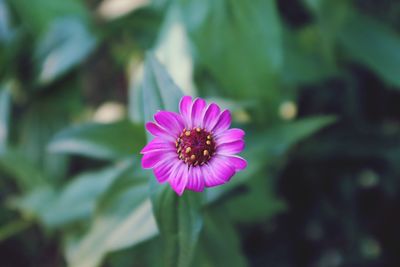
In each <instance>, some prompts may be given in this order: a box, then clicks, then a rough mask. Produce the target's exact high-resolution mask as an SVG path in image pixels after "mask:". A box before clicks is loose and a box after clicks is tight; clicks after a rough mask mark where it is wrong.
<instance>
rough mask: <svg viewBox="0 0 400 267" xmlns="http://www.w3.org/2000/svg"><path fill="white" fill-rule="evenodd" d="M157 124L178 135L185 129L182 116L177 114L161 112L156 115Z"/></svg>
mask: <svg viewBox="0 0 400 267" xmlns="http://www.w3.org/2000/svg"><path fill="white" fill-rule="evenodd" d="M154 119H155V120H156V122H157V123H158V124H159V125H160V126H161V127H163V128H164V129H166V130H167V131H169V132H171V133H173V134H175V135H178V134H179V133H180V132H182V130H183V128H185V125H184V122H183V120H182V116H179V114H177V113H175V112H170V111H159V112H157V113H156V115H154Z"/></svg>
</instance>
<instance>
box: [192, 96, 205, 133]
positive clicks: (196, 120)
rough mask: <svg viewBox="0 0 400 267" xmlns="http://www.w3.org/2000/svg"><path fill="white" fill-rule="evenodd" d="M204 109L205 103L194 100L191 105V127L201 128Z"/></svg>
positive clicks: (202, 100)
mask: <svg viewBox="0 0 400 267" xmlns="http://www.w3.org/2000/svg"><path fill="white" fill-rule="evenodd" d="M205 107H206V101H204V99H202V98H196V100H194V102H193V105H192V111H191V113H192V125H191V127H201V124H202V121H203V114H204V109H205Z"/></svg>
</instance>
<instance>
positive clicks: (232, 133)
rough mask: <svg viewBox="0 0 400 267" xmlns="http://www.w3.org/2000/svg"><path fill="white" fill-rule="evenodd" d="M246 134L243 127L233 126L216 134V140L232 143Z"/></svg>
mask: <svg viewBox="0 0 400 267" xmlns="http://www.w3.org/2000/svg"><path fill="white" fill-rule="evenodd" d="M244 135H245V133H244V131H243V130H242V129H237V128H233V129H229V130H226V131H223V132H221V133H219V134H218V135H216V136H215V140H216V141H217V143H218V144H223V143H230V142H234V141H238V140H241V139H242V138H243V137H244Z"/></svg>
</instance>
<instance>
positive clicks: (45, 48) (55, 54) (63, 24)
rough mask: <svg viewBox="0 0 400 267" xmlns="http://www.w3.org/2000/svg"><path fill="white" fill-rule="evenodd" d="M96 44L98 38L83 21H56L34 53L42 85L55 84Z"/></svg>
mask: <svg viewBox="0 0 400 267" xmlns="http://www.w3.org/2000/svg"><path fill="white" fill-rule="evenodd" d="M95 45H96V38H95V37H94V36H93V35H92V34H91V33H90V32H89V31H88V29H87V27H85V25H84V24H83V23H82V22H81V21H80V20H78V19H76V18H71V17H68V18H61V19H57V20H55V21H54V22H53V23H52V24H51V27H50V29H49V30H48V31H47V32H46V34H45V35H44V37H43V38H42V39H41V40H40V41H39V43H38V45H37V48H36V51H35V60H36V63H37V71H38V75H39V77H38V80H39V82H40V83H41V84H47V83H50V82H52V81H54V80H55V79H57V78H58V77H59V76H61V75H63V74H64V73H66V72H67V71H68V70H69V69H71V68H72V67H74V66H75V65H77V64H79V63H81V62H82V61H83V60H84V59H85V58H86V57H87V56H88V55H89V54H90V53H91V52H92V51H93V49H94V48H95Z"/></svg>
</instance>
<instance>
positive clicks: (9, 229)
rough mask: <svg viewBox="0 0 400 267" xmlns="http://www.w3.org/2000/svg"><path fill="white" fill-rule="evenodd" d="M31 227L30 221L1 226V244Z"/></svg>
mask: <svg viewBox="0 0 400 267" xmlns="http://www.w3.org/2000/svg"><path fill="white" fill-rule="evenodd" d="M30 225H31V223H30V222H28V221H22V220H18V221H13V222H11V223H8V224H6V225H2V226H0V243H1V242H2V241H4V240H6V239H7V238H10V237H11V236H13V235H15V234H18V233H20V232H21V231H23V230H25V229H26V228H28V227H29V226H30Z"/></svg>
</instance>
